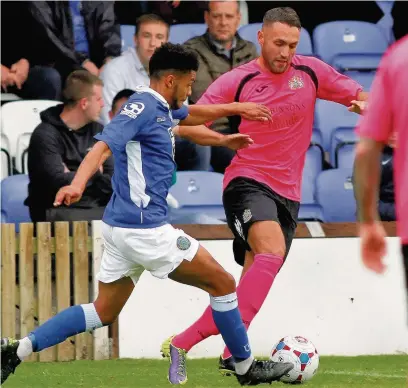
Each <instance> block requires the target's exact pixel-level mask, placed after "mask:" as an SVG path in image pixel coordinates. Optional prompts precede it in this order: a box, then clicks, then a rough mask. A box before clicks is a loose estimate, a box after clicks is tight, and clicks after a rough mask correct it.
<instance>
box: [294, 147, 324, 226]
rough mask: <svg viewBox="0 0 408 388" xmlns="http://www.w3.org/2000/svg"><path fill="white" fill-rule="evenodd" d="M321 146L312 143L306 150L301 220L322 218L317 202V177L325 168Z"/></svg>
mask: <svg viewBox="0 0 408 388" xmlns="http://www.w3.org/2000/svg"><path fill="white" fill-rule="evenodd" d="M323 158H324V155H323V153H322V150H321V148H319V147H318V146H315V145H311V146H310V147H309V149H308V151H307V152H306V159H305V167H304V169H303V177H302V194H301V200H300V209H299V217H298V218H299V220H300V221H307V220H322V215H321V208H320V206H319V205H318V204H317V203H316V198H315V188H316V179H317V176H318V175H319V174H320V172H321V171H322V168H323Z"/></svg>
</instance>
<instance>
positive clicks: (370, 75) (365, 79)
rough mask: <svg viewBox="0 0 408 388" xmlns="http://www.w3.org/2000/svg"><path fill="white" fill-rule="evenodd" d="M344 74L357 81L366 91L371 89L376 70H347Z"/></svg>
mask: <svg viewBox="0 0 408 388" xmlns="http://www.w3.org/2000/svg"><path fill="white" fill-rule="evenodd" d="M344 74H345V75H347V76H348V77H350V78H351V79H353V80H354V81H357V82H358V83H359V84H360V85H361V86H362V87H363V88H364V90H365V91H369V90H370V89H371V84H372V83H373V79H374V76H375V71H345V72H344Z"/></svg>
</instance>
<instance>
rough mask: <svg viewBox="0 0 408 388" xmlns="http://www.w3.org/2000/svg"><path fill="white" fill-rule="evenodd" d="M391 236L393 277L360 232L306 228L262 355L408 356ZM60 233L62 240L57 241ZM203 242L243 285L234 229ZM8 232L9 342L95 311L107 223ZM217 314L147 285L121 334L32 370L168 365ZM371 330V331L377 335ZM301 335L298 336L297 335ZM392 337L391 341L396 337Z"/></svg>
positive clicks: (274, 303)
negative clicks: (81, 306) (299, 349)
mask: <svg viewBox="0 0 408 388" xmlns="http://www.w3.org/2000/svg"><path fill="white" fill-rule="evenodd" d="M384 225H385V227H386V230H387V234H388V236H390V237H389V238H388V240H389V246H390V253H389V257H388V261H389V262H390V268H391V270H390V271H388V273H387V274H386V275H384V276H383V277H379V276H377V275H374V274H372V273H369V272H368V271H366V270H365V269H364V268H363V267H362V265H361V262H360V259H359V257H358V254H359V253H358V240H357V239H356V238H355V237H356V236H357V234H356V232H357V229H356V224H351V223H336V224H321V223H314V222H313V223H303V224H300V225H299V226H298V229H297V231H296V239H295V241H294V243H293V247H292V249H291V253H290V257H289V258H288V263H287V264H286V265H285V267H284V268H283V270H282V273H281V274H280V275H279V276H278V278H277V280H276V284H275V286H274V288H273V289H272V291H271V293H270V295H269V296H268V299H267V300H266V302H265V304H264V307H263V308H262V311H261V313H260V314H259V317H257V318H256V319H255V321H254V323H253V325H252V326H251V328H250V331H249V335H250V339H251V342H252V344H253V348H254V352H255V353H256V354H262V355H266V354H267V352H268V349H270V347H271V346H272V345H273V343H272V342H274V341H277V340H278V339H279V338H278V337H280V336H281V335H287V334H299V335H304V336H306V337H310V339H311V340H312V341H314V342H315V345H316V346H317V347H318V348H319V350H320V353H321V354H339V355H340V354H342V355H355V354H384V353H390V354H392V353H398V352H408V348H407V344H408V338H406V333H405V331H406V330H405V327H406V325H405V321H406V317H405V315H404V314H405V311H404V306H405V303H403V294H402V292H401V290H402V268H401V263H400V262H399V260H397V259H396V257H397V256H399V241H398V239H397V238H395V237H394V236H395V231H396V228H395V223H392V222H390V223H384ZM52 227H53V232H52ZM178 227H180V228H182V229H184V230H185V232H187V233H188V234H190V235H191V236H193V237H195V238H196V239H198V240H200V242H201V243H202V244H203V245H204V246H205V247H206V248H207V249H208V250H209V251H210V252H211V253H213V255H214V257H216V259H217V260H219V261H220V263H221V264H222V265H223V266H224V267H225V268H226V269H227V270H228V271H230V272H231V273H232V274H233V275H234V276H235V277H236V278H237V279H238V278H239V272H240V267H238V266H237V265H236V264H235V263H234V262H233V258H232V248H231V246H232V234H231V232H230V230H229V229H228V227H227V226H226V225H180V226H178ZM69 229H70V227H69V224H68V223H67V222H56V223H55V224H54V225H51V224H50V223H38V224H37V231H36V236H34V225H33V224H30V223H28V224H21V225H20V233H18V234H16V233H15V226H14V224H2V227H1V232H2V237H1V243H2V247H1V255H2V274H1V282H2V285H1V292H2V297H1V303H2V313H1V332H2V336H16V337H21V336H24V335H26V334H27V333H29V332H30V331H31V330H32V329H33V328H34V327H35V326H36V325H37V324H39V323H43V322H44V321H45V320H47V319H48V318H50V317H51V316H53V315H54V314H56V313H57V312H59V311H61V310H63V309H65V308H67V307H68V306H70V305H72V304H78V303H89V302H90V301H92V300H94V298H95V297H96V293H97V283H96V282H95V281H93V279H94V275H95V274H96V273H97V271H98V268H99V265H100V260H101V256H102V252H103V244H102V237H101V223H100V221H94V222H93V223H92V229H91V234H90V235H88V223H87V222H74V223H73V224H72V236H71V235H70V232H69ZM207 304H208V296H207V295H206V294H205V293H204V292H202V291H200V290H196V289H193V288H190V290H189V291H188V292H186V286H183V285H179V284H175V283H174V282H171V281H163V280H159V279H156V278H154V277H152V276H150V274H148V273H145V274H143V275H142V277H141V280H140V283H139V284H138V286H137V287H136V289H135V292H134V293H133V295H132V296H131V298H130V299H129V301H128V303H127V304H126V306H125V308H124V310H123V312H122V313H121V314H120V317H119V320H118V322H116V323H115V324H114V325H112V326H111V327H109V328H108V327H105V328H102V329H98V330H96V331H95V332H93V333H92V334H91V333H84V334H81V335H79V336H76V337H73V338H70V339H68V340H67V341H65V342H64V343H62V344H60V345H58V346H57V347H55V348H51V349H48V350H46V351H43V352H41V353H39V354H34V355H33V356H31V358H30V360H31V361H57V360H58V361H68V360H75V359H108V358H117V357H134V358H140V357H149V358H150V357H152V358H156V357H157V358H158V357H160V353H159V347H160V342H161V341H162V340H163V339H164V338H165V337H166V336H167V335H170V334H173V333H174V332H178V331H180V330H183V329H184V328H185V327H186V326H187V325H188V324H190V323H191V322H192V321H193V320H194V319H196V318H198V317H199V316H200V314H201V312H202V311H203V308H205V306H206V305H207ZM368 328H370V330H368ZM292 332H293V333H292ZM386 333H387V335H384V334H386ZM221 348H222V342H221V339H220V338H219V336H218V337H215V338H213V339H210V340H209V341H206V342H204V343H203V344H201V345H199V346H198V347H196V348H195V349H194V350H193V351H192V352H191V356H192V357H213V356H218V355H219V352H220V349H221Z"/></svg>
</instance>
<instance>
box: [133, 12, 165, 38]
mask: <svg viewBox="0 0 408 388" xmlns="http://www.w3.org/2000/svg"><path fill="white" fill-rule="evenodd" d="M145 23H161V24H164V25H165V26H166V27H167V32H168V30H169V25H168V24H167V22H166V21H165V20H164V19H163V18H162V17H161V16H159V15H156V14H154V13H147V14H145V15H142V16H139V17H138V18H137V19H136V28H135V35H137V33H138V32H139V31H140V27H141V25H142V24H145Z"/></svg>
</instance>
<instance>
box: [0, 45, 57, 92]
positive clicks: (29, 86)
mask: <svg viewBox="0 0 408 388" xmlns="http://www.w3.org/2000/svg"><path fill="white" fill-rule="evenodd" d="M19 47H21V46H19ZM4 54H5V55H4ZM7 54H8V53H4V52H2V58H1V59H2V64H1V91H2V93H13V94H16V95H17V96H19V97H21V98H25V99H30V100H36V99H40V100H58V99H59V98H60V96H61V77H60V75H59V73H58V71H56V70H55V69H53V68H52V67H47V66H34V67H30V62H28V60H27V59H26V58H22V57H20V59H18V60H11V61H10V60H9V58H10V57H8V55H7ZM7 57H8V58H7Z"/></svg>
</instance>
